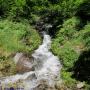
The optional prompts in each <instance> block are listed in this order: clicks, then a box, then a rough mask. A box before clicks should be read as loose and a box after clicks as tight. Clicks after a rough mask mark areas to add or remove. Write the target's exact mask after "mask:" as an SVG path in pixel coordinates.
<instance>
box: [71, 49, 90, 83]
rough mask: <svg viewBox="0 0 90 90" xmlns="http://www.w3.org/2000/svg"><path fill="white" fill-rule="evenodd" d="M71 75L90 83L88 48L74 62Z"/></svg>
mask: <svg viewBox="0 0 90 90" xmlns="http://www.w3.org/2000/svg"><path fill="white" fill-rule="evenodd" d="M73 70H74V74H73V76H72V77H74V78H76V79H77V80H80V81H86V82H87V83H90V50H88V51H84V52H83V53H82V54H81V55H80V56H79V58H78V60H77V61H76V62H75V65H74V68H73Z"/></svg>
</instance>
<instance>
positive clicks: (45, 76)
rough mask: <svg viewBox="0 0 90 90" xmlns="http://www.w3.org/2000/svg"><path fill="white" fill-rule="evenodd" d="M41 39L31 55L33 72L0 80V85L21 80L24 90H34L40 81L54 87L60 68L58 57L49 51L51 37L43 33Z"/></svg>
mask: <svg viewBox="0 0 90 90" xmlns="http://www.w3.org/2000/svg"><path fill="white" fill-rule="evenodd" d="M43 37H44V38H43V43H42V45H40V46H39V48H38V49H37V50H35V52H34V53H33V54H32V57H33V58H34V68H35V70H34V71H30V72H26V73H24V74H16V75H14V76H10V77H5V78H3V79H2V80H1V83H4V84H7V83H14V82H16V81H18V80H23V84H24V85H25V86H24V88H25V89H24V90H34V88H36V87H37V86H38V85H39V84H40V81H42V80H45V81H46V82H47V83H48V85H49V86H53V85H54V83H55V81H56V80H57V78H58V76H59V73H60V69H61V67H62V66H61V64H60V61H59V59H58V57H57V56H54V55H53V54H52V52H50V50H49V49H50V46H51V37H50V36H49V35H47V34H46V33H43ZM16 62H17V61H16ZM27 65H29V64H27Z"/></svg>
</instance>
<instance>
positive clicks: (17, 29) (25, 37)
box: [0, 20, 41, 75]
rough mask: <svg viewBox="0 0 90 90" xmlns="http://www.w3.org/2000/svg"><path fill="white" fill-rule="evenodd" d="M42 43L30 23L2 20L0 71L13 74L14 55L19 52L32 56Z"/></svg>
mask: <svg viewBox="0 0 90 90" xmlns="http://www.w3.org/2000/svg"><path fill="white" fill-rule="evenodd" d="M40 43H41V38H40V37H39V34H38V33H37V32H36V31H35V30H34V29H33V27H31V26H30V25H29V24H28V23H22V22H21V23H19V22H12V21H9V20H1V21H0V61H1V62H0V71H1V72H2V73H4V75H5V73H6V72H12V71H13V69H14V70H15V68H14V66H15V65H14V62H13V60H12V58H11V56H12V54H15V53H17V52H23V53H29V54H31V53H32V52H33V50H35V49H36V48H37V47H38V46H39V44H40ZM10 58H11V59H10ZM7 61H8V62H7ZM7 67H8V71H7V70H6V69H7ZM10 67H11V68H10ZM9 68H10V70H9ZM13 72H14V71H13ZM6 74H7V73H6Z"/></svg>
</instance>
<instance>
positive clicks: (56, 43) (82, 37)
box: [52, 17, 90, 88]
mask: <svg viewBox="0 0 90 90" xmlns="http://www.w3.org/2000/svg"><path fill="white" fill-rule="evenodd" d="M79 26H80V20H79V19H78V18H76V17H72V18H70V19H68V20H66V21H64V24H63V25H62V28H61V29H60V30H59V32H57V34H56V38H55V39H53V43H52V51H53V53H54V54H55V55H57V56H58V57H59V58H60V60H61V61H62V64H63V69H62V75H61V76H62V77H63V79H64V80H65V83H66V85H67V86H68V85H69V87H70V86H71V84H72V85H73V86H72V88H73V87H74V85H75V83H76V80H75V79H72V78H71V77H72V75H73V68H74V64H75V62H76V61H78V58H79V57H80V54H81V53H82V52H83V51H87V50H89V49H90V45H89V44H90V37H89V35H90V24H89V23H87V25H85V26H84V28H82V29H80V30H79ZM86 60H87V59H86ZM83 62H84V61H83ZM78 65H79V64H78ZM78 68H79V67H78Z"/></svg>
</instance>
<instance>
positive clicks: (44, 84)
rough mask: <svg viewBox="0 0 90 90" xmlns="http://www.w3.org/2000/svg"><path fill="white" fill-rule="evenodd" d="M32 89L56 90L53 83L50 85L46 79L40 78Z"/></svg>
mask: <svg viewBox="0 0 90 90" xmlns="http://www.w3.org/2000/svg"><path fill="white" fill-rule="evenodd" d="M33 90H57V89H55V87H54V86H53V85H52V86H50V85H49V83H48V82H47V80H40V82H39V84H38V86H37V87H35V88H34V89H33Z"/></svg>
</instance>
